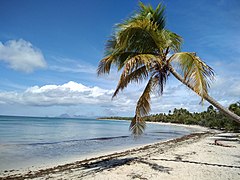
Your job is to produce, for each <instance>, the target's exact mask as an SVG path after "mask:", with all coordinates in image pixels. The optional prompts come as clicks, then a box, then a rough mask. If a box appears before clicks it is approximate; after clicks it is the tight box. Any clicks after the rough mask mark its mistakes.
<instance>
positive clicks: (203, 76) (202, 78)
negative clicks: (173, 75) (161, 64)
mask: <svg viewBox="0 0 240 180" xmlns="http://www.w3.org/2000/svg"><path fill="white" fill-rule="evenodd" d="M169 62H177V63H178V65H179V67H180V70H181V73H182V75H183V77H184V81H185V82H187V83H188V84H190V85H191V86H192V87H193V90H194V91H195V92H196V93H197V94H199V95H200V96H201V97H202V99H201V102H202V101H203V97H204V95H207V94H208V89H209V87H210V83H211V81H212V80H213V78H214V71H213V69H212V68H211V67H209V66H208V65H207V64H205V63H204V62H203V61H202V60H201V59H200V58H199V57H197V56H196V53H188V52H181V53H176V54H174V55H172V56H171V57H170V58H169Z"/></svg>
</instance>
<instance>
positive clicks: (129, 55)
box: [97, 3, 240, 135]
mask: <svg viewBox="0 0 240 180" xmlns="http://www.w3.org/2000/svg"><path fill="white" fill-rule="evenodd" d="M139 5H140V9H139V11H138V12H136V13H135V14H134V15H133V16H131V17H130V18H128V19H127V20H126V21H125V22H123V23H121V24H118V25H117V26H116V31H115V33H114V34H113V36H112V37H111V38H110V39H109V40H108V43H107V45H106V54H105V58H104V59H102V60H101V61H100V63H99V66H98V70H97V71H98V75H101V74H104V73H109V72H110V69H111V67H112V65H115V66H116V67H117V68H118V70H119V71H120V70H122V74H121V76H120V80H119V83H118V85H117V88H116V90H115V92H114V94H113V97H115V96H116V95H117V94H118V93H119V91H120V90H123V89H124V88H125V87H127V85H128V84H129V83H131V82H137V83H138V82H141V81H143V80H147V81H148V82H147V84H146V87H145V89H144V91H143V93H142V95H141V96H140V98H139V100H138V102H137V105H136V110H135V116H134V118H133V119H132V122H131V125H130V129H131V130H132V132H133V134H134V135H140V134H142V133H143V131H144V128H145V122H144V120H143V119H142V117H143V116H146V115H147V114H148V113H149V112H150V95H151V93H153V92H157V93H159V95H161V94H162V93H163V88H164V85H165V83H166V80H167V78H168V76H169V75H170V74H172V75H173V76H175V77H176V78H177V79H178V80H179V81H181V82H182V83H183V84H185V85H186V86H187V87H189V88H190V89H192V90H193V91H194V92H196V93H197V94H198V95H199V96H201V101H203V99H206V100H207V101H208V102H210V103H211V104H213V105H214V106H215V107H217V108H218V109H219V110H221V111H222V112H224V113H225V114H226V115H228V116H229V117H231V118H232V119H233V120H235V121H237V122H238V123H240V117H239V116H237V115H235V114H234V113H232V112H231V111H229V110H228V109H226V108H224V107H223V106H221V105H220V104H219V103H217V102H216V101H215V100H214V99H213V98H211V97H210V96H209V95H208V89H209V87H210V82H211V80H212V79H213V77H214V72H213V69H212V68H211V67H209V66H208V65H207V64H205V63H204V62H203V61H202V60H201V59H200V58H199V57H198V56H197V55H196V53H192V52H180V48H181V43H182V38H181V37H180V36H179V35H177V34H175V33H173V32H171V31H169V30H167V29H166V28H165V17H164V10H165V7H164V6H163V5H162V4H159V5H158V6H157V8H156V9H153V8H152V7H151V6H150V5H149V6H146V5H144V4H142V3H140V4H139ZM174 67H178V68H176V69H177V70H178V71H177V70H176V69H174Z"/></svg>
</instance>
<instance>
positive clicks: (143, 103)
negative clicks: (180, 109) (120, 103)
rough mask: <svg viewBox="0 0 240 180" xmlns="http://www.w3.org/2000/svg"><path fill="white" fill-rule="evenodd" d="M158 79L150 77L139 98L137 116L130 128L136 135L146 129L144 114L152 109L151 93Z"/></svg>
mask: <svg viewBox="0 0 240 180" xmlns="http://www.w3.org/2000/svg"><path fill="white" fill-rule="evenodd" d="M156 82H157V80H156V79H155V78H152V77H151V78H150V80H149V81H148V83H147V85H146V87H145V89H144V91H143V93H142V95H141V97H140V98H139V100H138V102H137V106H136V111H135V117H134V118H133V119H132V122H131V124H130V127H129V129H130V130H131V131H132V133H133V135H134V136H139V135H141V134H142V133H143V131H144V129H145V121H144V120H143V118H142V117H143V116H146V115H147V114H148V113H149V112H150V110H151V107H150V100H151V97H150V94H151V92H152V91H153V89H154V87H155V85H156Z"/></svg>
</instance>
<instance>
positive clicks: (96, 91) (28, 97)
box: [0, 81, 113, 106]
mask: <svg viewBox="0 0 240 180" xmlns="http://www.w3.org/2000/svg"><path fill="white" fill-rule="evenodd" d="M112 93H113V91H112V90H106V89H101V88H99V87H96V86H95V87H87V86H84V85H82V84H78V83H76V82H73V81H70V82H68V83H66V84H63V85H45V86H42V87H39V86H33V87H30V88H28V89H26V90H25V91H24V92H22V93H16V92H0V101H1V102H2V103H6V104H9V103H10V104H11V103H18V104H23V105H30V106H53V105H63V106H64V105H79V104H102V103H106V102H109V101H111V94H112Z"/></svg>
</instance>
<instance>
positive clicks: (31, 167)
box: [0, 120, 209, 177]
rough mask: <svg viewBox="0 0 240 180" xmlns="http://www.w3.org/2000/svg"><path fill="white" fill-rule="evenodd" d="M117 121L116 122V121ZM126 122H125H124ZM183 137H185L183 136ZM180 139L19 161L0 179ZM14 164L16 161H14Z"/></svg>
mask: <svg viewBox="0 0 240 180" xmlns="http://www.w3.org/2000/svg"><path fill="white" fill-rule="evenodd" d="M114 121H115V120H114ZM117 121H123V120H117ZM124 121H125V120H124ZM147 123H148V124H157V125H163V126H164V125H167V126H173V127H174V126H178V127H184V128H187V129H188V128H189V129H188V131H189V133H188V134H192V133H195V132H207V131H209V129H207V128H204V127H201V126H195V125H181V124H173V123H160V122H147ZM182 136H183V135H182ZM179 137H181V136H179ZM175 138H178V137H171V138H168V139H162V140H157V141H155V142H148V143H146V142H145V143H142V144H141V143H140V144H138V143H136V144H135V145H134V144H131V145H129V146H127V145H125V146H121V147H120V146H119V147H118V148H114V147H113V148H111V149H108V150H104V151H98V152H95V153H88V154H85V155H80V156H79V155H77V156H76V155H75V156H74V155H73V156H68V157H60V158H58V159H56V160H53V161H48V160H47V161H42V160H41V159H40V160H39V161H38V160H37V161H30V162H25V163H23V164H21V163H20V164H18V165H16V163H18V161H16V163H15V164H14V166H8V167H7V168H1V169H0V177H1V174H4V173H3V172H11V174H13V173H14V172H16V173H25V172H28V171H37V170H40V169H47V168H52V167H56V166H58V165H65V164H69V163H73V162H75V161H83V160H85V159H91V158H95V157H99V156H103V155H106V154H113V153H118V152H123V151H129V150H133V149H137V148H141V147H144V146H148V145H154V144H155V143H159V142H165V141H168V140H172V139H175ZM13 162H14V161H13ZM19 162H21V161H19Z"/></svg>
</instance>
